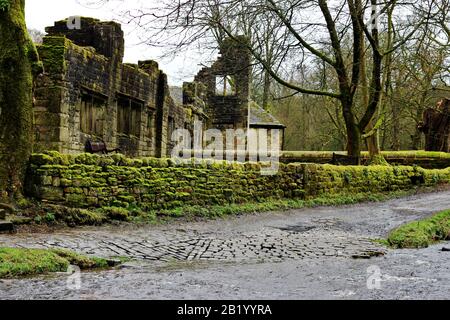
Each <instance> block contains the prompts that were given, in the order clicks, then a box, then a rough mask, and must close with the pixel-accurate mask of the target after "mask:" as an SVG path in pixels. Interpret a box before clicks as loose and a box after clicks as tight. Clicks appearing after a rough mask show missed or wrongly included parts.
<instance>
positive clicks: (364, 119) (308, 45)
mask: <svg viewBox="0 0 450 320" xmlns="http://www.w3.org/2000/svg"><path fill="white" fill-rule="evenodd" d="M113 1H120V0H98V1H97V2H103V3H104V2H113ZM449 12H450V5H449V0H419V1H417V0H414V1H413V0H405V1H397V0H389V1H383V0H381V1H377V0H328V1H327V0H314V1H313V0H278V1H274V0H248V1H240V0H226V1H224V0H185V1H178V0H164V1H158V2H153V1H152V2H149V3H148V5H147V3H146V4H145V5H143V6H142V7H140V8H135V9H130V10H128V11H127V12H124V13H123V14H122V17H124V18H125V19H126V20H127V21H128V22H129V23H134V24H136V26H137V27H138V29H139V30H140V31H141V34H142V41H143V42H145V43H147V44H149V45H151V46H161V44H164V47H165V48H166V49H167V51H168V52H170V53H172V54H177V53H179V52H180V51H182V50H190V49H191V48H192V47H194V46H196V47H197V48H202V49H203V50H208V49H210V48H214V47H216V48H217V46H218V44H219V45H220V43H221V42H222V41H224V39H226V38H231V39H234V40H237V39H239V37H236V36H237V35H245V36H246V37H247V38H248V39H250V42H249V43H248V44H247V43H246V44H245V45H246V46H247V47H248V49H249V51H250V52H251V53H252V55H253V58H254V60H255V64H254V76H253V80H254V90H253V92H254V100H255V101H257V102H258V103H259V104H260V105H262V106H263V107H264V108H265V109H268V110H270V111H271V112H273V113H274V114H275V115H276V116H277V117H278V118H279V119H280V120H281V121H282V122H284V123H285V124H286V125H287V126H288V130H287V135H286V148H287V149H289V150H347V151H348V154H349V156H351V157H352V158H354V159H355V160H356V162H357V163H359V160H358V158H359V156H360V151H361V150H364V149H365V148H366V147H368V149H369V152H370V155H371V158H372V157H373V159H374V160H376V159H379V155H380V150H382V149H384V150H399V149H420V148H421V147H422V135H421V134H420V132H419V131H418V129H417V124H418V123H419V122H420V121H421V120H422V115H423V111H424V110H425V109H426V108H427V107H430V106H432V105H435V104H436V102H437V97H439V96H442V97H443V96H447V95H448V90H449V89H448V85H449V83H450V79H449V63H450V61H449V56H450V55H449V46H450V28H449V24H450V20H449V19H450V18H449ZM436 88H440V89H443V91H441V92H440V93H438V91H436V90H434V89H436ZM379 160H380V161H382V160H381V159H379ZM375 162H377V161H375Z"/></svg>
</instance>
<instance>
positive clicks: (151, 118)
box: [147, 111, 156, 139]
mask: <svg viewBox="0 0 450 320" xmlns="http://www.w3.org/2000/svg"><path fill="white" fill-rule="evenodd" d="M155 123H156V114H155V112H153V111H150V112H149V113H148V115H147V131H148V137H149V138H150V139H152V138H153V132H154V130H155V129H156V126H155Z"/></svg>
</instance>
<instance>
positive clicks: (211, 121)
mask: <svg viewBox="0 0 450 320" xmlns="http://www.w3.org/2000/svg"><path fill="white" fill-rule="evenodd" d="M46 32H47V35H46V36H45V37H44V38H43V43H42V44H41V45H40V46H38V51H39V54H40V57H41V59H42V61H43V64H44V68H45V74H44V75H42V76H40V77H39V78H38V79H37V81H36V83H35V105H34V116H35V125H34V128H35V142H36V143H35V152H40V151H46V150H55V151H59V152H61V153H80V152H84V151H86V146H87V144H89V143H91V142H92V141H97V142H100V143H103V144H104V145H106V146H107V149H108V150H114V149H118V150H120V152H121V153H124V154H126V155H128V156H133V157H143V156H150V157H165V156H168V155H169V154H170V152H171V150H172V148H173V147H174V143H173V142H172V141H171V136H172V132H173V131H174V130H175V129H190V130H193V128H194V123H195V122H196V121H198V122H202V123H204V129H207V128H219V129H227V128H233V129H238V128H242V129H245V130H247V129H248V128H259V129H261V128H266V129H271V128H277V129H282V130H283V129H284V126H283V125H282V124H281V123H279V122H278V121H277V120H276V119H275V118H273V117H272V116H271V115H270V114H268V113H267V112H265V111H264V110H262V109H261V108H259V107H258V106H257V105H256V104H254V103H252V102H251V100H250V73H251V67H250V65H251V59H250V53H249V52H247V50H246V49H245V47H244V46H241V45H236V44H234V42H231V41H226V42H225V43H224V45H223V46H222V48H221V54H222V56H221V57H220V58H219V59H218V60H217V62H216V63H215V64H214V65H213V66H212V67H211V68H205V69H203V70H202V71H200V73H199V74H198V76H197V77H196V78H195V81H194V82H192V83H185V84H184V88H183V101H182V102H181V103H177V102H176V101H174V99H173V98H172V97H171V93H170V89H169V86H168V81H167V76H166V75H165V74H164V72H163V71H162V70H160V69H159V67H158V64H157V63H156V62H155V61H151V60H149V61H139V63H138V64H136V65H135V64H127V63H123V56H124V47H125V46H124V34H123V31H122V30H121V26H120V24H118V23H115V22H102V21H99V20H97V19H93V18H81V28H69V27H68V23H67V20H63V21H58V22H55V24H54V26H52V27H48V28H46ZM91 147H92V145H91ZM280 147H281V146H280Z"/></svg>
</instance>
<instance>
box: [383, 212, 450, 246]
mask: <svg viewBox="0 0 450 320" xmlns="http://www.w3.org/2000/svg"><path fill="white" fill-rule="evenodd" d="M442 240H450V210H447V211H443V212H440V213H438V214H436V215H434V216H432V217H430V218H426V219H423V220H421V221H414V222H411V223H408V224H406V225H403V226H401V227H399V228H397V229H395V230H393V231H392V232H391V233H390V234H389V237H388V239H387V241H388V243H389V245H390V246H392V247H394V248H425V247H428V246H429V245H431V244H433V243H435V242H437V241H442Z"/></svg>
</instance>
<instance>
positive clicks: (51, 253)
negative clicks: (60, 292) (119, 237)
mask: <svg viewBox="0 0 450 320" xmlns="http://www.w3.org/2000/svg"><path fill="white" fill-rule="evenodd" d="M69 265H75V266H78V267H79V268H80V269H81V270H87V269H95V268H106V267H108V266H109V264H108V261H107V260H105V259H100V258H88V257H86V256H83V255H79V254H77V253H75V252H71V251H68V250H61V249H52V250H41V249H21V248H0V279H7V278H17V277H24V276H32V275H37V274H42V273H48V272H66V271H67V268H68V267H69Z"/></svg>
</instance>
